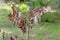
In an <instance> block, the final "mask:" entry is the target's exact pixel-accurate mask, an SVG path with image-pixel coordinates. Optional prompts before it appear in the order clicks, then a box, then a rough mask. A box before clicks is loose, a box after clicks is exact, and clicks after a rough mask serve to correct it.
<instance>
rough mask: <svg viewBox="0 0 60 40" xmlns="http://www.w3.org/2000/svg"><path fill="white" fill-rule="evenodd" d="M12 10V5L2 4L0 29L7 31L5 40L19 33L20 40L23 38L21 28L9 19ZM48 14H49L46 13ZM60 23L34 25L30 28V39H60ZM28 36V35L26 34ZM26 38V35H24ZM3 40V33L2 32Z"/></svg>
mask: <svg viewBox="0 0 60 40" xmlns="http://www.w3.org/2000/svg"><path fill="white" fill-rule="evenodd" d="M10 12H11V9H10V7H8V6H6V7H2V6H0V29H2V30H3V31H5V40H9V36H10V35H11V34H12V35H17V36H18V40H20V38H22V32H21V30H20V29H19V28H18V27H17V25H16V26H13V24H12V22H10V21H9V19H8V17H7V16H8V14H9V13H10ZM46 16H47V15H46ZM59 36H60V23H51V22H49V23H45V24H44V25H43V26H42V25H41V24H39V26H35V25H34V26H33V29H32V30H30V40H60V38H58V37H59ZM26 37H27V35H26ZM24 38H25V37H24ZM0 40H1V33H0Z"/></svg>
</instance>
